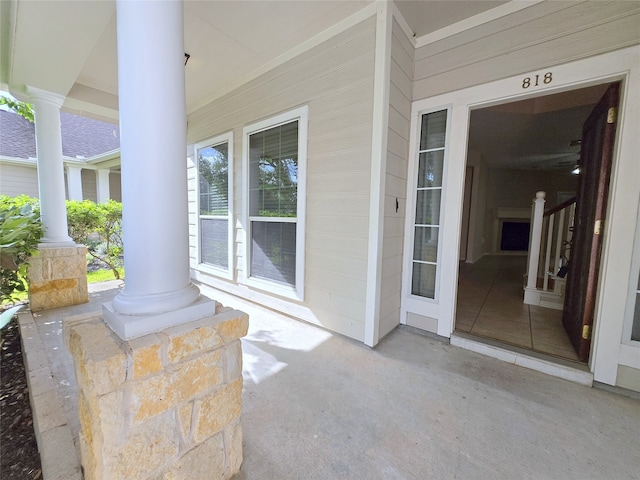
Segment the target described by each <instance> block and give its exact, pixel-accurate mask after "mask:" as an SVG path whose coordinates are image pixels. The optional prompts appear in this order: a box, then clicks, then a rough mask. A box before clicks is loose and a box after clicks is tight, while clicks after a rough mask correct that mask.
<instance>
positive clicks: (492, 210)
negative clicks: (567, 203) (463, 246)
mask: <svg viewBox="0 0 640 480" xmlns="http://www.w3.org/2000/svg"><path fill="white" fill-rule="evenodd" d="M577 179H578V177H577V176H575V175H572V174H571V173H570V172H566V171H565V172H561V171H538V170H507V169H500V168H488V169H487V196H486V210H485V212H486V216H485V222H484V238H485V245H484V253H495V251H496V242H497V239H496V238H495V228H494V226H495V221H496V218H497V212H498V208H522V209H530V208H531V204H532V202H533V200H534V199H535V198H536V192H538V191H544V192H545V193H546V197H545V200H546V202H545V208H551V207H553V206H555V205H557V204H558V203H559V202H558V192H575V191H576V188H577Z"/></svg>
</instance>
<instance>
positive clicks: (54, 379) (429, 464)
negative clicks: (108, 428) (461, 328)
mask: <svg viewBox="0 0 640 480" xmlns="http://www.w3.org/2000/svg"><path fill="white" fill-rule="evenodd" d="M120 288H121V286H120V284H118V283H104V284H94V285H91V286H90V293H89V296H90V303H88V304H84V305H77V306H73V307H65V308H58V309H53V310H48V311H45V312H37V313H35V314H31V313H30V312H26V313H22V314H21V315H20V324H21V330H22V335H23V344H24V348H25V356H26V364H27V367H28V376H29V381H30V390H31V394H32V404H33V405H34V406H35V412H34V418H35V422H34V423H35V425H36V429H37V433H38V438H39V448H40V455H41V458H42V463H43V474H44V478H45V480H53V479H65V480H71V479H81V478H82V474H81V470H80V460H79V447H78V432H79V424H80V423H79V419H78V409H77V385H76V380H75V374H74V369H73V364H72V360H71V356H70V355H69V353H68V352H67V350H66V348H65V347H64V345H63V338H62V322H63V320H64V319H65V318H67V317H69V316H74V315H78V314H82V313H86V312H90V311H92V310H99V309H100V307H101V304H102V303H103V302H107V301H109V300H110V299H111V298H112V297H113V296H115V295H116V294H117V293H118V292H119V290H120ZM202 290H203V293H205V294H207V295H208V296H213V297H215V298H216V299H218V300H219V301H220V302H221V303H222V304H224V305H230V306H233V307H234V308H239V309H241V310H243V311H244V312H247V313H248V314H249V315H250V317H251V322H250V327H249V332H248V335H247V336H246V337H245V338H244V339H242V343H243V345H242V349H243V377H244V389H243V394H242V397H243V410H242V426H243V431H244V432H243V447H244V448H243V450H244V452H243V456H244V461H243V463H242V468H241V470H240V473H239V474H238V475H237V476H236V478H239V479H270V478H279V479H299V478H307V479H313V478H318V479H327V478H352V479H394V478H396V479H414V478H416V479H417V478H439V479H448V478H494V479H500V478H504V479H510V478H605V477H606V478H632V477H634V476H635V475H636V474H637V463H638V452H637V448H636V443H637V438H638V437H640V417H639V416H638V398H630V397H626V396H623V395H620V394H618V393H615V392H612V391H606V390H605V389H603V388H588V387H585V386H582V385H578V384H576V383H572V382H569V381H566V380H561V379H558V378H554V377H551V376H549V375H545V374H542V373H539V372H535V371H532V370H529V369H526V368H523V367H520V366H515V365H506V364H505V363H504V362H502V361H500V360H496V359H493V358H490V357H487V356H484V355H480V354H476V353H474V352H471V351H468V350H465V349H462V348H458V347H455V346H451V345H449V344H446V343H443V342H441V341H440V340H438V339H436V338H435V337H430V336H426V335H424V334H420V333H418V331H417V330H414V329H411V328H410V327H400V328H398V329H396V330H394V331H393V332H392V333H391V334H390V335H388V336H387V337H386V338H385V339H384V340H383V341H382V342H381V343H380V344H379V345H378V346H377V347H376V349H375V350H372V349H370V348H369V347H367V346H365V345H363V344H361V343H359V342H356V341H354V340H351V339H348V338H346V337H344V336H341V335H339V334H334V333H330V332H327V331H325V330H322V329H320V328H317V327H314V326H311V325H308V324H305V323H301V322H299V321H295V320H293V319H291V318H290V317H287V316H284V315H282V314H279V313H276V312H274V311H272V310H269V309H266V308H263V307H260V306H257V305H256V304H253V303H251V302H248V301H246V300H243V299H240V298H238V297H234V296H230V295H227V294H225V293H223V292H220V291H215V292H213V291H208V290H207V288H206V287H202ZM354 366H357V368H354ZM585 458H586V459H587V460H586V461H585Z"/></svg>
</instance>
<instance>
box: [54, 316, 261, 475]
mask: <svg viewBox="0 0 640 480" xmlns="http://www.w3.org/2000/svg"><path fill="white" fill-rule="evenodd" d="M209 305H210V304H209ZM173 315H174V316H182V315H183V311H177V312H173ZM248 326H249V317H248V315H246V314H245V313H243V312H240V311H238V310H232V309H230V308H219V309H218V312H217V313H214V312H210V314H209V316H207V317H206V318H201V319H200V320H197V321H195V322H190V323H183V324H182V325H180V326H178V327H172V328H167V329H164V330H161V329H158V330H157V331H156V333H152V334H149V335H145V336H142V337H139V338H136V339H134V340H131V341H123V340H120V339H119V338H118V337H117V336H116V335H114V333H113V332H112V331H111V330H110V328H109V326H107V324H106V323H105V322H104V320H103V318H102V316H101V315H100V313H99V312H95V313H94V314H89V315H87V314H85V315H79V316H77V317H75V318H74V317H71V318H68V319H65V320H64V322H63V329H64V337H65V343H66V345H67V348H68V349H69V351H70V352H71V355H72V357H73V361H74V364H75V370H76V377H77V379H78V394H79V398H78V410H79V417H80V425H81V431H80V451H81V457H82V467H83V470H84V478H85V479H86V480H120V479H122V480H125V479H132V478H135V479H140V480H152V479H153V480H159V479H162V480H169V479H174V478H217V479H221V480H223V479H229V478H231V477H232V476H233V475H235V474H236V473H238V471H239V469H240V465H241V463H242V426H241V424H240V413H241V410H242V347H241V343H240V338H241V337H243V336H244V335H246V333H247V328H248Z"/></svg>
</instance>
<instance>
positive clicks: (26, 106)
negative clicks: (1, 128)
mask: <svg viewBox="0 0 640 480" xmlns="http://www.w3.org/2000/svg"><path fill="white" fill-rule="evenodd" d="M0 105H6V106H7V107H9V108H10V109H11V110H13V111H14V112H15V113H17V114H18V115H20V116H21V117H22V118H24V119H26V120H29V121H30V122H31V123H33V122H34V120H35V116H34V113H33V106H32V105H31V104H30V103H25V102H21V101H19V100H13V99H11V98H9V97H4V96H0Z"/></svg>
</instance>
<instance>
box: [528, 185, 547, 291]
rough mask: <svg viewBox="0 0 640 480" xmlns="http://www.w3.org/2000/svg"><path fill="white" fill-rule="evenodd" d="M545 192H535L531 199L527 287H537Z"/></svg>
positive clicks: (534, 288)
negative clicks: (534, 196)
mask: <svg viewBox="0 0 640 480" xmlns="http://www.w3.org/2000/svg"><path fill="white" fill-rule="evenodd" d="M544 197H545V193H544V192H537V193H536V199H535V200H534V201H533V215H532V219H531V220H532V222H531V241H530V242H529V264H528V267H527V271H528V273H527V288H528V289H531V290H536V289H537V283H538V265H539V263H540V246H541V245H542V219H543V217H544V203H545V200H544Z"/></svg>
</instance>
